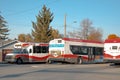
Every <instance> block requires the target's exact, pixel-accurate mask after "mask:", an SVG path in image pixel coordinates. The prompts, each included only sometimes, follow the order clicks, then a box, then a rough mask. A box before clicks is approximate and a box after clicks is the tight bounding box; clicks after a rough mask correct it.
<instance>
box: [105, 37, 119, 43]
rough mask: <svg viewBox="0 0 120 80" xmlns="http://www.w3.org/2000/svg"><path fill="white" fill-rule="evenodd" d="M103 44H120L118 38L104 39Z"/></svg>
mask: <svg viewBox="0 0 120 80" xmlns="http://www.w3.org/2000/svg"><path fill="white" fill-rule="evenodd" d="M104 43H120V38H116V39H106V40H105V42H104Z"/></svg>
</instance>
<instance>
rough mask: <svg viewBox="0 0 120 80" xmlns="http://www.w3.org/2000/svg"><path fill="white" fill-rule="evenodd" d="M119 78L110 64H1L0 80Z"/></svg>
mask: <svg viewBox="0 0 120 80" xmlns="http://www.w3.org/2000/svg"><path fill="white" fill-rule="evenodd" d="M87 79H89V80H119V79H120V66H110V64H82V65H76V64H22V65H17V64H0V80H87Z"/></svg>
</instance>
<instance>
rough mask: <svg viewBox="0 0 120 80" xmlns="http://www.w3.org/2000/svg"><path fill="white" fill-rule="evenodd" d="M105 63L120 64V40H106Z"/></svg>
mask: <svg viewBox="0 0 120 80" xmlns="http://www.w3.org/2000/svg"><path fill="white" fill-rule="evenodd" d="M104 61H105V62H110V63H116V64H117V63H120V39H119V38H116V39H106V40H105V42H104Z"/></svg>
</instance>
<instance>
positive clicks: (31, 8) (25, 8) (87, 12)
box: [0, 0, 120, 39]
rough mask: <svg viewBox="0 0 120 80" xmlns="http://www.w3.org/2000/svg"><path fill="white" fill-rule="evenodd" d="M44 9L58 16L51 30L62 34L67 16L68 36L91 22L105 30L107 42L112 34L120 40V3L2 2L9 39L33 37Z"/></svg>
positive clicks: (0, 9) (63, 0) (116, 0)
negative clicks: (88, 21)
mask: <svg viewBox="0 0 120 80" xmlns="http://www.w3.org/2000/svg"><path fill="white" fill-rule="evenodd" d="M43 5H46V7H47V8H50V11H51V12H52V13H53V15H54V19H53V21H52V22H51V24H50V26H52V27H53V28H55V29H58V30H59V32H60V33H61V34H64V16H65V15H66V24H67V30H66V31H67V32H69V31H75V30H78V28H79V27H80V22H81V21H82V20H84V19H87V18H88V19H90V20H91V21H92V23H93V24H92V26H94V27H95V28H101V29H102V30H103V39H105V38H107V36H108V35H109V34H116V35H118V36H120V33H119V32H120V0H0V12H1V13H0V15H1V16H2V17H4V19H5V20H6V21H7V25H8V28H9V29H10V31H9V38H10V39H15V38H18V35H19V34H22V33H23V34H28V33H31V31H32V29H33V28H32V22H36V16H37V15H38V14H39V11H41V9H42V7H43ZM74 22H76V23H74Z"/></svg>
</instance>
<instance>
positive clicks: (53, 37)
mask: <svg viewBox="0 0 120 80" xmlns="http://www.w3.org/2000/svg"><path fill="white" fill-rule="evenodd" d="M60 37H61V35H60V34H59V31H58V30H56V29H52V39H55V38H60Z"/></svg>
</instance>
